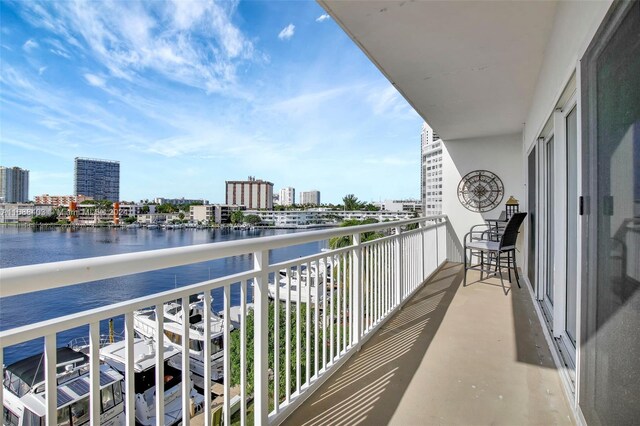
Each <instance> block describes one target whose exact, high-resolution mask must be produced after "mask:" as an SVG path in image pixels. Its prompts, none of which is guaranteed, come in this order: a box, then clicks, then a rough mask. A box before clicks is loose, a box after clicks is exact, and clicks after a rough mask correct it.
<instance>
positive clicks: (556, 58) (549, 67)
mask: <svg viewBox="0 0 640 426" xmlns="http://www.w3.org/2000/svg"><path fill="white" fill-rule="evenodd" d="M611 3H612V2H611V0H600V1H561V2H558V7H557V9H556V16H555V18H554V23H553V28H552V30H551V34H550V35H549V40H548V41H547V47H546V49H545V55H544V59H543V62H542V66H541V68H540V73H539V74H538V81H537V83H536V90H535V92H534V95H533V99H532V102H531V106H530V108H529V112H528V114H527V121H526V124H525V130H524V138H523V141H524V144H525V147H529V146H531V144H532V143H533V142H534V141H535V139H536V138H537V137H538V135H539V133H540V131H541V130H542V127H543V126H544V124H545V122H546V121H547V119H548V118H549V116H550V115H551V113H552V112H553V109H554V107H555V104H556V102H557V101H558V98H559V97H560V94H561V93H562V90H563V89H564V87H565V86H566V84H567V82H568V81H569V79H570V78H571V75H572V74H573V72H574V71H575V69H576V66H577V64H578V60H579V59H580V58H582V56H583V54H584V52H585V50H586V49H587V47H588V46H589V43H590V42H591V39H592V38H593V36H594V34H595V33H596V31H597V29H598V26H599V25H600V23H601V22H602V19H603V18H604V16H605V15H606V13H607V10H608V9H609V7H610V6H611ZM524 152H525V153H526V152H527V150H526V149H525V150H524Z"/></svg>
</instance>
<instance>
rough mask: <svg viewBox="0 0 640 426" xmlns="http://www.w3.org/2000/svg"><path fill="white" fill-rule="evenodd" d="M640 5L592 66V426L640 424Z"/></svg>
mask: <svg viewBox="0 0 640 426" xmlns="http://www.w3.org/2000/svg"><path fill="white" fill-rule="evenodd" d="M639 29H640V2H637V1H635V2H614V3H613V5H612V7H611V10H610V12H609V14H608V16H607V18H605V20H604V21H603V26H602V28H601V29H600V30H599V31H598V33H597V35H596V37H595V38H594V41H593V42H592V44H591V46H590V47H589V49H588V50H587V53H586V54H585V57H584V58H583V60H582V64H583V68H582V70H581V75H582V76H583V93H582V99H583V100H584V102H585V105H584V107H583V108H582V111H583V112H584V114H583V117H584V118H583V125H582V134H583V135H584V137H583V138H582V139H583V145H582V153H583V156H584V164H588V168H587V169H586V170H585V169H583V175H584V176H585V179H584V181H583V184H584V187H585V191H584V192H585V195H589V209H588V210H587V215H586V216H585V217H584V218H583V223H584V227H583V230H584V232H585V234H586V237H587V240H586V243H585V244H584V246H585V247H586V248H587V249H588V256H587V257H586V259H585V262H584V263H583V264H585V263H586V268H583V269H584V270H585V272H586V274H585V279H586V280H585V281H586V284H585V288H584V291H583V293H582V294H583V302H582V303H581V313H582V318H581V322H580V324H581V327H580V328H581V330H580V357H581V359H580V393H579V404H580V407H581V409H582V412H583V414H584V417H585V420H586V422H587V423H588V424H610V425H631V424H638V419H639V418H640V403H638V401H639V396H640V361H639V354H640V338H639V336H640V334H639V333H640V30H639Z"/></svg>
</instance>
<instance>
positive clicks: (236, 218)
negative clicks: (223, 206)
mask: <svg viewBox="0 0 640 426" xmlns="http://www.w3.org/2000/svg"><path fill="white" fill-rule="evenodd" d="M243 219H244V213H242V210H236V211H234V212H233V213H231V217H230V220H231V223H233V224H238V223H242V221H243Z"/></svg>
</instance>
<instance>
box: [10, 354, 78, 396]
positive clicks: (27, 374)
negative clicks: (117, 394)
mask: <svg viewBox="0 0 640 426" xmlns="http://www.w3.org/2000/svg"><path fill="white" fill-rule="evenodd" d="M88 363H89V357H88V356H87V355H85V354H83V353H81V352H76V351H74V350H73V349H71V348H67V347H63V348H58V349H57V351H56V364H57V373H58V374H60V373H64V372H65V366H66V365H69V364H72V365H73V366H74V367H77V366H80V365H84V364H88ZM44 371H45V368H44V352H43V353H39V354H36V355H33V356H30V357H28V358H25V359H22V360H20V361H16V362H14V363H13V364H10V365H9V366H7V367H6V369H5V373H4V385H5V387H6V388H7V389H9V390H10V391H12V392H13V393H15V394H16V395H18V396H23V395H24V394H25V393H27V392H29V391H30V390H31V388H32V387H33V386H35V385H37V384H38V383H42V382H44Z"/></svg>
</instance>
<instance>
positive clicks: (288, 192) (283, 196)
mask: <svg viewBox="0 0 640 426" xmlns="http://www.w3.org/2000/svg"><path fill="white" fill-rule="evenodd" d="M279 199H280V205H281V206H292V205H294V204H295V203H296V189H295V188H292V187H290V186H287V187H286V188H282V189H281V190H280V197H279Z"/></svg>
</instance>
